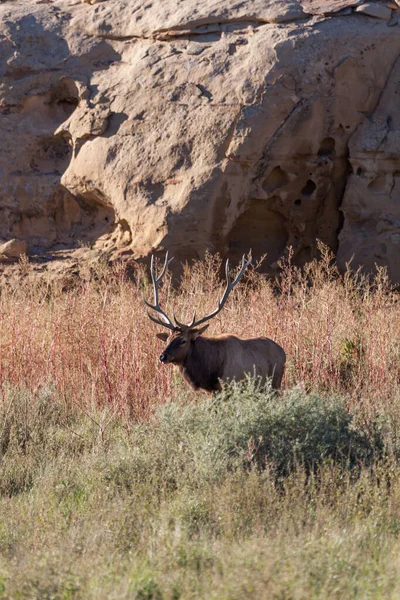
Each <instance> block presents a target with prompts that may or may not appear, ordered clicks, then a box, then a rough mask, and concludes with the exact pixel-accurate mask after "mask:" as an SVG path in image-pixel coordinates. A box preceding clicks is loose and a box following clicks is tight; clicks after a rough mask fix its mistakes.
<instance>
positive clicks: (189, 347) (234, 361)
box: [157, 326, 286, 392]
mask: <svg viewBox="0 0 400 600" xmlns="http://www.w3.org/2000/svg"><path fill="white" fill-rule="evenodd" d="M206 328H207V326H205V327H203V328H202V329H200V330H197V329H189V330H188V331H181V330H179V331H175V332H173V333H172V334H171V335H169V336H168V334H167V333H160V334H158V335H157V337H159V338H160V339H162V340H164V341H168V345H167V347H166V348H165V350H164V352H163V353H162V354H161V356H160V360H162V362H165V363H169V362H171V363H172V364H173V365H174V366H176V367H177V368H178V370H179V371H180V373H181V374H182V376H183V377H184V379H185V380H186V381H187V383H188V384H189V385H190V386H191V387H192V388H193V389H195V390H198V389H203V390H206V391H208V392H213V391H217V390H219V389H221V381H222V382H228V381H233V380H236V381H240V380H242V379H243V378H244V377H245V375H246V374H250V375H253V374H254V375H256V376H258V377H260V378H261V381H262V383H265V381H266V378H267V377H271V378H272V387H273V388H275V389H278V388H280V386H281V381H282V377H283V372H284V369H285V362H286V355H285V352H284V350H283V348H281V346H279V345H278V344H277V343H276V342H274V341H272V340H270V339H268V338H266V337H259V338H253V339H249V340H242V339H240V338H237V337H236V336H234V335H220V336H217V337H201V333H202V332H203V331H204V330H205V329H206Z"/></svg>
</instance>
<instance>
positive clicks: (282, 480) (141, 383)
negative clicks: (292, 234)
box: [0, 248, 400, 600]
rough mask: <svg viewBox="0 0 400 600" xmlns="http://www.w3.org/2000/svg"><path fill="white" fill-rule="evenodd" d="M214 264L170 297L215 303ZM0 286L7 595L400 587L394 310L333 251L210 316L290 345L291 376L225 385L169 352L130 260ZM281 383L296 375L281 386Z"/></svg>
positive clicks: (311, 593) (382, 281)
mask: <svg viewBox="0 0 400 600" xmlns="http://www.w3.org/2000/svg"><path fill="white" fill-rule="evenodd" d="M220 266H221V265H220V261H219V260H218V258H212V257H208V258H207V260H206V261H205V262H203V263H197V264H195V265H193V267H192V268H190V269H189V268H185V270H184V273H183V277H182V280H181V282H180V284H178V285H177V286H176V287H172V286H171V285H169V283H170V281H169V280H168V278H167V282H166V285H165V286H164V288H163V290H162V291H161V301H162V303H163V306H164V307H165V309H166V311H167V312H168V313H172V309H173V308H174V309H175V312H176V313H177V314H178V315H179V316H180V318H181V319H184V318H186V317H188V315H190V314H191V313H192V311H193V309H194V308H195V307H196V308H199V310H198V312H199V314H200V313H202V312H204V313H205V312H206V311H211V310H212V309H213V308H214V307H215V305H216V302H217V299H218V297H219V296H220V294H221V293H222V290H223V286H224V283H223V281H221V280H220V278H219V273H220ZM21 270H22V271H23V273H22V275H23V276H20V277H15V278H13V277H11V276H10V277H9V281H8V284H7V285H3V287H2V289H1V295H0V343H1V356H0V515H1V516H0V598H4V599H7V600H14V599H26V600H36V599H37V600H39V599H40V600H81V599H93V600H102V599H107V600H110V599H113V598H115V599H117V598H118V599H119V600H121V599H125V598H126V599H133V600H167V599H168V600H178V599H181V600H185V599H200V598H207V599H213V598H214V599H216V600H224V599H226V600H228V599H229V600H235V599H237V600H242V599H249V600H252V599H254V600H256V599H257V600H258V599H260V598H265V599H267V600H269V599H273V600H303V599H304V600H306V599H307V600H310V599H318V598H321V599H324V600H325V599H326V598H329V599H333V600H342V599H344V598H345V599H346V600H347V599H350V598H354V600H358V599H359V598H363V599H364V598H365V599H367V598H371V599H374V600H378V599H382V600H383V599H385V600H387V599H388V598H398V597H400V577H399V572H398V562H399V559H400V518H399V514H400V512H399V508H400V486H399V478H398V469H399V460H400V410H399V385H398V376H399V373H398V364H399V353H400V345H399V341H398V335H397V332H398V331H399V325H400V308H399V306H398V303H397V294H396V293H395V292H394V291H393V290H392V289H391V286H390V284H389V282H388V280H387V277H386V274H385V273H384V272H383V271H378V273H377V276H376V277H375V279H374V280H373V281H370V280H367V279H366V278H363V277H362V276H361V274H360V273H353V272H352V271H351V269H350V268H349V269H348V271H347V272H346V273H345V274H344V276H340V275H339V273H338V272H337V269H336V267H335V265H334V262H333V260H332V257H331V256H330V254H329V252H327V250H326V249H325V248H321V258H320V260H318V261H314V262H313V263H311V264H310V265H308V266H307V267H306V269H305V270H304V271H302V272H300V271H299V270H298V269H296V268H295V267H293V266H292V265H291V264H290V257H289V259H288V260H287V261H286V262H285V263H284V264H282V277H281V278H280V279H279V280H277V281H270V280H267V279H265V278H264V277H263V276H262V275H260V274H258V272H257V271H256V270H251V269H250V270H249V273H248V277H247V279H246V280H245V281H243V282H242V283H241V284H240V285H239V286H238V287H237V288H236V289H235V291H234V292H233V293H232V297H231V298H230V300H229V302H228V304H227V306H226V307H225V308H224V310H223V311H222V312H221V313H220V314H219V315H218V317H217V318H215V319H214V320H213V321H212V322H211V323H212V324H211V327H210V330H211V332H212V333H222V332H228V331H230V332H232V333H235V334H237V335H239V336H244V337H251V336H257V335H267V336H269V337H271V338H273V339H275V340H276V341H277V342H279V343H280V344H281V345H282V346H283V347H284V349H285V350H286V353H287V357H288V362H287V369H286V374H285V380H284V390H283V392H282V393H280V394H275V393H272V392H271V391H268V390H266V391H265V390H264V391H261V390H259V389H258V388H257V386H256V385H255V384H254V382H251V381H249V382H247V383H246V384H244V385H239V384H238V385H232V386H230V387H227V388H225V389H224V390H223V391H222V393H220V394H219V395H217V396H213V397H209V396H207V395H206V394H203V393H201V392H200V393H198V394H195V393H194V392H192V391H190V390H188V388H187V387H186V386H185V384H184V383H183V382H182V380H181V379H180V377H179V376H176V374H174V371H173V369H171V368H170V367H163V366H161V365H159V363H158V355H159V353H160V350H161V348H162V344H161V342H159V341H157V339H156V337H155V333H156V332H157V331H158V328H157V327H156V326H155V325H154V324H153V323H152V322H151V321H150V320H149V319H148V318H147V316H146V311H145V307H144V305H143V301H142V293H144V294H145V295H146V297H150V296H151V293H152V291H151V286H150V285H149V281H148V277H147V273H146V271H145V269H143V268H142V267H136V268H135V269H134V272H133V277H132V278H131V277H128V276H127V274H126V272H125V270H124V268H122V267H118V268H117V267H111V268H110V267H107V265H106V264H105V263H102V262H100V263H98V264H97V265H95V266H93V265H92V266H91V268H87V267H86V266H85V265H83V266H82V270H81V273H80V276H79V277H78V278H76V279H75V280H73V281H72V282H71V281H64V282H61V281H46V280H45V279H38V278H37V276H34V274H33V273H32V272H31V270H30V267H29V264H23V265H21ZM285 388H286V389H285Z"/></svg>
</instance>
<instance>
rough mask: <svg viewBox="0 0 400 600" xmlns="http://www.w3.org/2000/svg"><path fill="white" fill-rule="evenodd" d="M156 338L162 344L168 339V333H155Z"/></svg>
mask: <svg viewBox="0 0 400 600" xmlns="http://www.w3.org/2000/svg"><path fill="white" fill-rule="evenodd" d="M156 337H157V338H158V339H159V340H162V341H163V342H166V341H167V339H168V338H169V335H168V333H164V332H163V333H156Z"/></svg>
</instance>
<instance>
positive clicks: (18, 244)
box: [0, 239, 28, 260]
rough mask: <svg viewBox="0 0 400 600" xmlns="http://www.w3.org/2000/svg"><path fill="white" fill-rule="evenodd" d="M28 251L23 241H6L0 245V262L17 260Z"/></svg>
mask: <svg viewBox="0 0 400 600" xmlns="http://www.w3.org/2000/svg"><path fill="white" fill-rule="evenodd" d="M27 251H28V244H27V243H26V242H25V240H15V239H14V240H8V241H7V242H4V244H0V260H4V259H6V260H8V259H12V260H15V259H18V258H21V256H24V255H25V254H26V253H27Z"/></svg>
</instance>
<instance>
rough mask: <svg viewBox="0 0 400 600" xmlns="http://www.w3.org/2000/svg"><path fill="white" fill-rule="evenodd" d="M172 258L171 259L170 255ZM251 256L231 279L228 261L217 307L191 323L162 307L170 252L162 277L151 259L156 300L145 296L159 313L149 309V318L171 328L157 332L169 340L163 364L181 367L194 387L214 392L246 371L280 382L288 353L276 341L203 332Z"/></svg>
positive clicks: (275, 382) (246, 372)
mask: <svg viewBox="0 0 400 600" xmlns="http://www.w3.org/2000/svg"><path fill="white" fill-rule="evenodd" d="M171 260H172V259H171ZM250 262H251V259H250V260H249V261H248V262H246V260H245V257H244V256H243V259H242V265H241V269H240V271H239V273H238V275H237V277H236V279H235V280H234V281H233V282H232V281H231V278H230V275H229V261H228V260H227V261H226V267H225V271H226V278H227V284H226V288H225V292H224V294H223V296H222V298H221V300H220V301H219V302H218V306H217V308H216V309H215V310H214V311H213V312H212V313H210V314H209V315H207V316H205V317H203V318H202V319H199V320H198V321H196V313H195V314H194V315H193V320H192V322H191V323H190V324H188V325H185V324H183V323H180V322H179V321H178V319H177V318H176V317H175V314H174V321H175V324H173V323H172V321H171V319H170V318H169V317H168V316H167V315H166V314H165V312H164V311H163V310H162V309H161V308H160V305H159V301H158V286H159V283H160V281H161V279H162V278H163V276H164V274H165V272H166V269H167V266H168V264H169V263H170V261H169V260H168V253H167V255H166V257H165V263H164V267H163V269H162V271H161V274H160V276H159V277H157V276H156V273H155V268H154V260H153V257H152V260H151V277H152V281H153V290H154V304H153V305H152V304H150V303H149V302H147V301H146V300H145V303H146V305H147V306H148V307H149V308H150V309H151V310H153V311H156V312H157V313H158V314H159V315H160V317H161V318H162V320H161V319H159V318H155V317H153V316H152V315H151V313H150V311H147V313H148V315H149V317H150V319H151V320H152V321H154V322H155V323H157V324H158V325H162V326H163V327H166V328H167V329H169V330H170V333H166V332H163V333H158V334H157V337H158V338H159V339H161V340H163V341H164V342H167V346H166V348H165V350H164V351H163V352H162V354H161V355H160V361H161V362H162V363H164V364H168V363H171V364H173V365H174V366H175V367H177V368H178V370H179V371H180V373H181V374H182V376H183V378H184V379H185V380H186V381H187V383H188V384H189V385H190V386H191V387H192V388H193V389H195V390H198V389H203V390H206V391H207V392H213V391H217V390H220V389H221V382H229V381H241V380H243V379H244V378H245V376H246V375H247V374H249V375H255V376H256V377H258V378H260V379H261V382H262V383H265V382H266V380H267V378H271V383H272V387H273V388H275V389H278V388H279V387H280V386H281V381H282V377H283V372H284V369H285V362H286V355H285V352H284V350H283V348H281V346H279V344H277V343H276V342H274V341H273V340H270V339H269V338H266V337H258V338H252V339H247V340H243V339H241V338H238V337H236V336H234V335H219V336H213V337H205V336H203V335H202V334H203V333H204V331H205V330H206V329H207V327H208V325H205V326H203V327H201V328H199V325H201V324H202V323H204V322H205V321H208V320H209V319H212V318H213V317H214V316H215V315H216V314H218V313H219V311H220V310H221V309H222V308H223V306H224V304H225V302H226V301H227V299H228V297H229V294H230V293H231V291H232V290H233V288H234V287H235V286H236V285H237V283H238V282H239V280H240V278H241V277H242V275H243V273H244V271H245V269H246V268H247V267H248V265H249V264H250Z"/></svg>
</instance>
